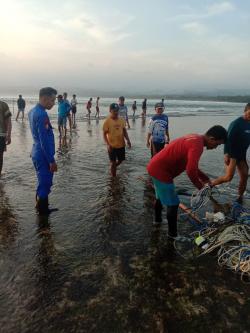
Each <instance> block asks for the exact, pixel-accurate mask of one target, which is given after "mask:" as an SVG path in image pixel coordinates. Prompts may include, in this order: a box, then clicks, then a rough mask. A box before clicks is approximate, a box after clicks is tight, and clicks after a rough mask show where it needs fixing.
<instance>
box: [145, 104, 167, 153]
mask: <svg viewBox="0 0 250 333" xmlns="http://www.w3.org/2000/svg"><path fill="white" fill-rule="evenodd" d="M155 112H156V114H155V115H154V116H153V117H152V118H151V119H150V122H149V126H148V135H147V147H148V148H151V157H153V156H154V155H155V154H156V153H158V152H159V151H161V150H162V149H163V148H164V146H165V144H166V143H169V141H170V138H169V131H168V116H167V115H166V114H163V112H164V105H163V104H162V103H156V104H155Z"/></svg>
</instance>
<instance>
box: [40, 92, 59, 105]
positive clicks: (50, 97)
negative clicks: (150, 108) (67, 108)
mask: <svg viewBox="0 0 250 333" xmlns="http://www.w3.org/2000/svg"><path fill="white" fill-rule="evenodd" d="M56 94H57V91H56V89H54V88H51V87H45V88H42V89H40V91H39V103H40V104H41V105H42V106H43V107H44V108H45V109H47V110H50V109H52V107H53V106H54V105H55V100H56Z"/></svg>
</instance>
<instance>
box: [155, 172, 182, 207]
mask: <svg viewBox="0 0 250 333" xmlns="http://www.w3.org/2000/svg"><path fill="white" fill-rule="evenodd" d="M152 180H153V183H154V188H155V196H156V199H159V200H160V201H161V203H162V205H165V206H177V205H179V203H180V200H179V197H178V195H177V194H176V191H175V186H174V184H173V183H164V182H161V181H160V180H158V179H156V178H154V177H152Z"/></svg>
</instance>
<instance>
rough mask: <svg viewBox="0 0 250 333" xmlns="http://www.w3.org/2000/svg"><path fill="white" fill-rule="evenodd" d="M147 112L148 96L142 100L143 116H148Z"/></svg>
mask: <svg viewBox="0 0 250 333" xmlns="http://www.w3.org/2000/svg"><path fill="white" fill-rule="evenodd" d="M146 113H147V98H144V100H143V102H142V114H141V115H142V116H143V117H144V116H146Z"/></svg>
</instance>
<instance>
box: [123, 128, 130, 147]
mask: <svg viewBox="0 0 250 333" xmlns="http://www.w3.org/2000/svg"><path fill="white" fill-rule="evenodd" d="M123 135H124V137H125V139H126V141H127V144H128V147H129V148H131V142H130V140H129V136H128V132H127V130H126V128H125V127H124V128H123Z"/></svg>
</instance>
